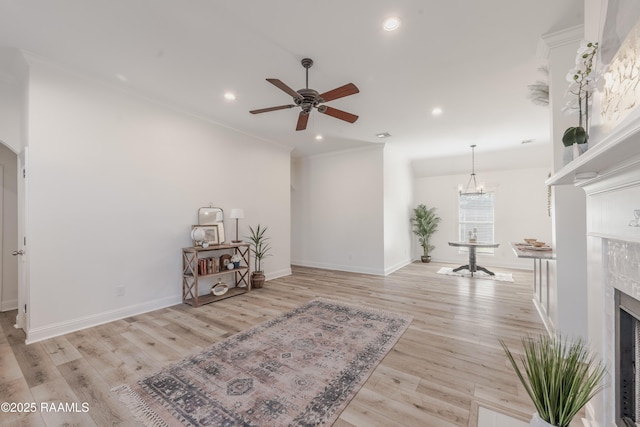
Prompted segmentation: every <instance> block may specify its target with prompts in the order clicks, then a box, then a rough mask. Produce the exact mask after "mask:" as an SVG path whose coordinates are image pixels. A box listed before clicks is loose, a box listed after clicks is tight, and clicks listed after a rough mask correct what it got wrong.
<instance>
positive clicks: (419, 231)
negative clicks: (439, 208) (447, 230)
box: [411, 204, 441, 262]
mask: <svg viewBox="0 0 640 427" xmlns="http://www.w3.org/2000/svg"><path fill="white" fill-rule="evenodd" d="M440 219H441V218H440V217H439V216H438V215H437V214H436V208H430V209H428V208H427V207H426V206H425V205H422V204H421V205H418V207H417V208H414V209H413V217H411V223H412V225H413V232H414V233H415V234H416V236H418V243H420V246H422V251H423V253H422V256H421V257H420V259H421V260H422V262H430V261H431V256H430V255H429V252H431V251H432V250H434V249H435V246H433V245H432V244H431V243H430V239H431V236H433V233H435V232H436V231H437V230H438V224H439V223H440Z"/></svg>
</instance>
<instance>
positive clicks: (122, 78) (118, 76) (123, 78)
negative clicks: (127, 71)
mask: <svg viewBox="0 0 640 427" xmlns="http://www.w3.org/2000/svg"><path fill="white" fill-rule="evenodd" d="M116 78H117V79H118V80H120V81H121V82H126V81H127V78H126V77H125V76H123V75H122V74H116Z"/></svg>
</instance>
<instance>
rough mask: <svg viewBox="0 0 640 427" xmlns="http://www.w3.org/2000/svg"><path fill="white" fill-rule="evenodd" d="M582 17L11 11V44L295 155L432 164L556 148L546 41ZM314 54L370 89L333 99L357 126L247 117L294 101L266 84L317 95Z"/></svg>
mask: <svg viewBox="0 0 640 427" xmlns="http://www.w3.org/2000/svg"><path fill="white" fill-rule="evenodd" d="M388 16H398V17H400V19H401V26H400V28H399V29H398V30H396V31H395V32H386V31H383V29H382V23H383V20H384V19H385V18H386V17H388ZM582 20H583V0H537V1H535V2H534V1H524V0H483V1H473V0H447V1H425V0H405V1H388V0H385V1H381V0H348V1H346V0H324V1H310V0H269V1H264V0H263V1H255V0H253V1H250V0H233V1H231V0H229V1H211V0H189V1H184V0H56V1H50V0H0V45H4V46H7V47H16V48H19V49H22V50H24V51H27V52H29V53H31V54H32V55H35V56H38V57H40V58H42V59H44V60H47V61H50V62H53V63H55V64H59V65H61V66H63V67H65V68H68V69H70V70H74V71H75V72H77V73H81V74H83V75H86V76H88V77H90V78H93V79H99V80H101V81H104V82H106V83H107V84H110V85H113V86H117V87H121V88H124V89H125V90H128V91H132V92H135V93H138V94H142V95H144V96H146V97H148V98H152V99H155V100H157V101H159V102H162V103H164V104H169V105H172V106H174V107H176V108H179V109H181V110H183V111H186V112H189V113H192V114H195V115H197V116H199V117H203V118H206V119H207V120H210V121H212V122H215V123H218V124H221V125H223V126H226V127H230V128H234V129H237V130H239V131H241V132H243V133H246V134H250V135H254V136H257V137H259V138H260V139H262V140H264V141H265V143H269V142H272V143H275V144H279V145H282V146H286V147H291V149H292V155H293V156H306V155H313V154H318V153H322V152H326V151H332V150H342V149H352V148H357V147H361V146H368V145H371V144H379V143H381V142H384V143H387V144H389V145H392V146H393V147H397V148H398V149H399V150H402V152H403V153H406V155H407V156H408V157H409V158H410V159H412V160H414V161H424V160H425V159H429V158H435V159H438V158H442V157H445V156H461V155H467V156H469V155H470V153H469V151H470V149H469V145H470V144H477V146H478V147H477V149H476V153H477V154H478V155H481V153H483V152H485V153H486V152H494V151H496V150H505V149H506V150H508V149H518V147H524V146H522V145H521V142H522V141H523V140H533V142H532V143H531V144H528V145H535V144H548V143H549V135H548V134H549V126H548V109H547V108H545V107H541V106H538V105H534V104H533V103H532V102H531V101H530V100H528V99H527V95H528V89H527V85H529V84H531V83H533V82H535V81H536V80H541V79H544V75H543V74H542V73H541V72H540V71H539V70H538V68H539V67H540V66H541V65H543V63H544V62H543V60H542V59H540V58H538V57H536V49H537V45H538V42H539V40H540V36H541V35H543V34H545V33H549V32H553V31H557V30H561V29H564V28H568V27H571V26H574V25H578V24H580V23H582ZM305 57H309V58H312V59H313V60H314V65H313V67H312V68H311V69H310V70H309V87H311V88H314V89H316V90H318V91H319V92H320V93H322V92H325V91H328V90H330V89H333V88H336V87H338V86H342V85H344V84H346V83H349V82H352V83H354V84H355V85H357V86H358V88H359V89H360V93H358V94H355V95H352V96H349V97H345V98H341V99H336V100H334V101H331V102H329V103H327V105H329V106H332V107H334V108H338V109H341V110H344V111H347V112H350V113H353V114H357V115H359V116H360V118H359V120H358V121H356V122H355V123H354V124H349V123H346V122H343V121H341V120H338V119H335V118H333V117H329V116H327V115H323V114H319V113H318V112H317V111H313V112H312V113H311V117H310V119H309V123H308V127H307V130H305V131H296V130H295V125H296V121H297V117H298V113H299V109H298V108H295V109H287V110H280V111H274V112H269V113H264V114H258V115H252V114H249V110H253V109H258V108H264V107H271V106H276V105H283V104H290V103H292V102H291V101H292V99H291V97H290V96H289V95H287V94H286V93H284V92H283V91H281V90H280V89H278V88H276V87H275V86H273V85H271V84H269V83H268V82H266V81H265V78H277V79H280V80H281V81H283V82H284V83H285V84H287V85H288V86H290V87H292V88H293V89H296V90H297V89H300V88H303V87H305V71H304V68H303V67H302V66H301V64H300V61H301V59H302V58H305ZM227 91H232V92H234V93H235V95H236V100H235V101H228V100H225V98H224V96H223V95H224V93H225V92H227ZM434 107H441V108H442V109H443V110H444V112H443V114H442V115H440V116H437V117H436V116H433V115H432V114H431V111H432V109H433V108H434ZM381 132H388V133H389V134H391V136H390V137H388V138H385V139H380V138H378V137H376V134H378V133H381ZM317 134H321V135H322V136H323V140H322V141H316V139H315V137H316V135H317ZM467 160H468V158H467ZM467 163H468V162H466V161H465V166H468V165H467Z"/></svg>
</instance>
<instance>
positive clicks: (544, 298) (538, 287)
mask: <svg viewBox="0 0 640 427" xmlns="http://www.w3.org/2000/svg"><path fill="white" fill-rule="evenodd" d="M511 248H512V249H513V253H514V254H516V256H517V257H518V258H530V259H532V260H533V293H534V296H535V301H536V304H537V305H540V306H539V307H538V309H540V308H542V310H543V311H544V313H545V315H547V316H548V313H549V261H553V260H555V259H556V254H555V252H553V250H552V249H551V248H540V249H538V248H531V247H530V246H528V245H524V244H522V243H515V242H512V243H511ZM542 261H544V264H543V263H542Z"/></svg>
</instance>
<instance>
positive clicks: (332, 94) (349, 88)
mask: <svg viewBox="0 0 640 427" xmlns="http://www.w3.org/2000/svg"><path fill="white" fill-rule="evenodd" d="M358 92H360V89H358V88H357V87H356V85H354V84H353V83H347V84H346V85H344V86H340V87H338V88H335V89H333V90H330V91H329V92H325V93H323V94H321V95H320V98H322V99H323V100H324V101H323V102H329V101H333V100H334V99H338V98H344V97H345V96H349V95H354V94H356V93H358Z"/></svg>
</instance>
